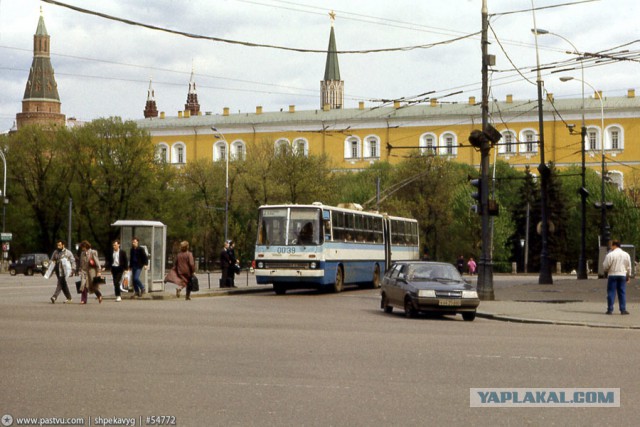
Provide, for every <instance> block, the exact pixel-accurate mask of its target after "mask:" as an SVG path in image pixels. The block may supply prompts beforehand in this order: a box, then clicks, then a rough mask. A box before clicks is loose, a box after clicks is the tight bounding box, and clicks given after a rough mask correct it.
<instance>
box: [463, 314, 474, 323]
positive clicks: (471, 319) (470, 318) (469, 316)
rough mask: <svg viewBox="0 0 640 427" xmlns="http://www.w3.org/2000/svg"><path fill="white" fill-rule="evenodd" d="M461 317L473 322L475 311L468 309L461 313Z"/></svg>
mask: <svg viewBox="0 0 640 427" xmlns="http://www.w3.org/2000/svg"><path fill="white" fill-rule="evenodd" d="M462 318H463V319H464V320H466V321H467V322H473V320H474V319H475V318H476V312H475V311H469V312H465V313H462Z"/></svg>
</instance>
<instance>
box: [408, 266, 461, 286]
mask: <svg viewBox="0 0 640 427" xmlns="http://www.w3.org/2000/svg"><path fill="white" fill-rule="evenodd" d="M407 276H408V278H409V280H416V281H420V280H441V281H456V282H459V281H461V280H462V278H461V277H460V273H458V271H457V270H456V269H455V268H454V267H453V266H452V265H446V264H443V265H439V264H415V265H411V266H409V273H408V275H407Z"/></svg>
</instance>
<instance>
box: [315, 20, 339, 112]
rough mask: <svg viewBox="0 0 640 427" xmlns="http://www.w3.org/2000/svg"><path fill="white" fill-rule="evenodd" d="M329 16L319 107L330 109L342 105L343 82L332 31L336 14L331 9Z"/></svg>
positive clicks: (334, 36)
mask: <svg viewBox="0 0 640 427" xmlns="http://www.w3.org/2000/svg"><path fill="white" fill-rule="evenodd" d="M329 16H330V17H331V33H330V35H329V48H328V49H327V63H326V64H325V67H324V80H323V81H321V82H320V95H321V99H320V107H321V108H324V107H325V105H327V106H329V108H330V109H340V108H342V107H343V105H344V82H343V81H342V80H340V65H339V64H338V49H337V47H336V35H335V32H334V31H333V22H334V21H335V18H336V14H335V13H334V12H333V11H332V12H331V13H329Z"/></svg>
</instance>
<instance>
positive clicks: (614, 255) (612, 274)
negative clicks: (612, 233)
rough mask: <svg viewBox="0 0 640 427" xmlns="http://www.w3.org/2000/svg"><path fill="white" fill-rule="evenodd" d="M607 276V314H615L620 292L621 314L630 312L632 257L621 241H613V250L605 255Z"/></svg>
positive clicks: (603, 264)
mask: <svg viewBox="0 0 640 427" xmlns="http://www.w3.org/2000/svg"><path fill="white" fill-rule="evenodd" d="M602 266H603V267H604V272H605V274H608V277H607V314H613V305H614V303H615V300H616V293H617V294H618V305H619V307H620V314H629V312H628V311H627V296H626V287H627V282H629V279H630V277H631V257H630V256H629V254H628V253H626V252H625V251H623V250H622V249H620V241H619V240H612V241H611V250H610V251H609V253H607V256H605V257H604V262H603V263H602Z"/></svg>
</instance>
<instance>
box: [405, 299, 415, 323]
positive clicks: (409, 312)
mask: <svg viewBox="0 0 640 427" xmlns="http://www.w3.org/2000/svg"><path fill="white" fill-rule="evenodd" d="M416 314H417V313H416V309H415V308H414V307H413V301H411V298H409V297H407V298H405V299H404V315H405V316H406V317H408V318H409V319H411V318H413V317H416Z"/></svg>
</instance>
